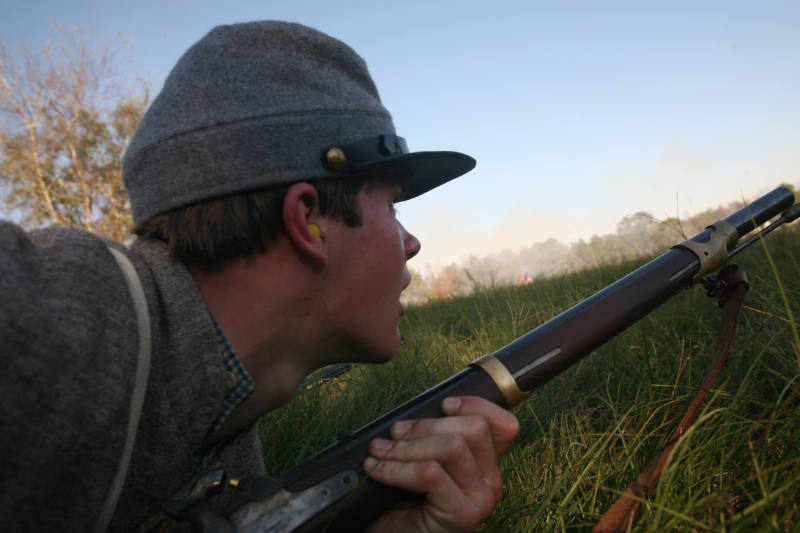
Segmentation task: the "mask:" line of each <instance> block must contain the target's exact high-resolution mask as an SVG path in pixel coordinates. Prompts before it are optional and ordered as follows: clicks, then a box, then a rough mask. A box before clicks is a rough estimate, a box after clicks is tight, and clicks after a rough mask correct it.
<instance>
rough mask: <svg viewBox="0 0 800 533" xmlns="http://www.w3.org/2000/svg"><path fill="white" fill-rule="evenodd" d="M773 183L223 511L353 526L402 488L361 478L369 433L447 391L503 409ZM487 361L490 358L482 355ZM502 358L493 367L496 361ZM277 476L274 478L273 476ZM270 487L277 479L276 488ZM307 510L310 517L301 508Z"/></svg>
mask: <svg viewBox="0 0 800 533" xmlns="http://www.w3.org/2000/svg"><path fill="white" fill-rule="evenodd" d="M793 202H794V196H793V194H792V192H791V191H789V190H788V189H785V188H777V189H775V190H774V191H772V192H770V193H768V194H766V195H765V196H763V197H762V198H760V199H758V200H756V201H755V202H753V203H752V204H750V205H748V206H747V207H745V208H743V209H740V210H739V211H737V212H736V213H734V214H733V215H731V216H729V217H727V218H726V219H725V220H723V221H720V222H717V223H715V224H714V225H712V226H709V227H708V228H707V229H706V230H704V231H703V232H701V233H699V234H698V235H696V236H695V237H693V238H691V239H689V240H688V241H684V242H683V243H681V244H678V245H676V246H675V247H673V248H672V249H670V250H669V251H667V252H666V253H664V254H662V255H661V256H659V257H657V258H656V259H653V260H652V261H650V262H649V263H647V264H645V265H644V266H642V267H640V268H639V269H637V270H635V271H634V272H632V273H630V274H628V275H627V276H625V277H624V278H622V279H620V280H618V281H616V282H615V283H613V284H611V285H609V286H608V287H606V288H604V289H602V290H601V291H599V292H597V293H595V294H594V295H592V296H591V297H589V298H587V299H586V300H584V301H582V302H580V303H578V304H577V305H575V306H573V307H571V308H570V309H568V310H566V311H564V312H563V313H561V314H560V315H558V316H556V317H555V318H553V319H551V320H549V321H548V322H546V323H544V324H542V325H540V326H539V327H537V328H535V329H534V330H532V331H530V332H529V333H527V334H525V335H523V336H522V337H519V338H518V339H516V340H514V341H513V342H511V343H510V344H508V345H506V346H504V347H502V348H500V349H499V350H497V351H496V352H494V353H492V354H490V355H488V356H484V357H483V358H481V359H479V360H478V362H476V363H473V364H471V365H469V366H468V367H467V368H465V369H464V370H462V371H460V372H458V373H457V374H455V375H453V376H451V377H450V378H448V379H446V380H445V381H442V382H441V383H439V384H438V385H435V386H434V387H432V388H430V389H428V390H427V391H425V392H423V393H422V394H420V395H419V396H417V397H415V398H413V399H412V400H410V401H408V402H407V403H405V404H403V405H401V406H400V407H397V408H395V409H393V410H392V411H390V412H388V413H386V414H385V415H383V416H381V417H380V418H378V419H376V420H374V421H373V422H370V423H369V424H367V425H365V426H364V427H362V428H361V429H358V430H357V431H355V432H353V433H351V434H349V435H347V436H344V437H342V438H341V439H340V440H339V442H337V443H335V444H333V445H332V446H330V447H328V448H326V449H325V450H323V451H321V452H319V453H318V454H316V455H315V456H313V457H311V458H310V459H308V460H306V461H304V462H303V463H301V464H299V465H297V466H295V467H294V468H292V469H290V470H288V471H286V472H284V473H282V474H280V475H279V476H277V478H276V479H275V480H270V483H269V485H270V487H271V488H270V489H269V490H268V491H267V492H268V494H264V495H263V497H262V496H261V495H258V494H257V493H256V494H250V495H249V496H247V498H246V500H245V501H244V502H243V503H242V504H241V505H240V506H239V508H238V509H237V510H236V511H234V512H233V513H231V515H230V516H229V520H230V522H231V523H232V524H233V525H234V526H235V527H236V530H237V531H240V532H245V531H259V532H260V531H299V532H308V531H319V530H323V529H324V530H326V531H353V530H356V529H357V528H359V527H362V526H365V525H367V524H368V523H370V522H371V521H372V520H374V519H375V518H377V517H378V516H379V515H380V514H382V513H384V512H385V511H387V510H389V509H390V508H391V507H392V506H394V505H395V504H396V503H397V502H399V501H403V500H409V499H413V498H415V496H413V495H410V494H409V493H406V492H403V491H399V490H397V489H393V488H390V487H387V486H385V485H381V484H379V483H376V482H375V481H372V480H371V479H369V478H367V477H366V476H365V474H364V472H363V471H362V469H361V464H362V462H363V460H364V458H365V457H367V455H368V445H369V442H370V441H371V440H372V439H374V438H378V437H381V438H388V436H389V428H390V427H391V425H392V424H393V423H394V422H396V421H398V420H411V419H418V418H431V417H440V416H443V415H442V412H441V409H440V406H441V403H442V401H443V400H444V399H445V398H447V397H449V396H463V395H473V396H481V397H483V398H486V399H488V400H490V401H492V402H495V403H497V404H499V405H502V406H504V407H507V408H511V407H513V405H514V404H515V403H517V402H518V401H520V400H521V399H522V398H524V396H525V395H526V394H527V393H529V392H530V391H531V390H532V389H534V388H536V387H538V386H539V385H542V384H543V383H545V382H546V381H547V380H548V379H550V378H552V377H553V376H555V375H557V374H559V373H560V372H562V371H564V370H565V369H566V368H568V367H569V366H571V365H572V364H574V363H575V362H577V361H578V360H580V359H581V358H583V357H585V356H586V355H588V354H589V353H591V352H592V350H594V349H595V348H597V347H598V346H600V345H601V344H603V343H605V342H606V341H608V340H609V339H611V338H612V337H614V336H615V335H616V334H617V333H619V332H621V331H623V330H624V329H626V328H627V327H628V326H630V325H631V324H633V323H634V322H636V321H637V320H639V319H640V318H642V317H643V316H645V315H646V314H647V313H649V312H650V311H652V310H653V309H655V308H656V307H658V306H659V305H661V304H662V303H664V302H665V301H666V300H668V299H669V298H671V297H672V296H674V295H675V294H677V293H678V292H680V291H681V290H683V289H685V288H688V287H690V286H692V285H693V284H694V283H695V282H696V281H699V280H700V279H701V278H702V277H703V276H705V275H706V274H707V273H709V272H711V271H713V270H716V269H718V268H720V267H722V266H723V265H724V264H725V262H726V261H727V259H728V252H729V251H730V250H732V249H733V248H734V246H735V245H736V241H737V240H738V239H739V238H740V237H741V236H743V235H745V234H746V233H748V232H750V231H751V230H753V229H754V228H756V227H757V226H759V225H761V224H763V223H764V222H766V221H768V220H770V219H771V218H773V217H774V216H776V215H778V214H779V213H781V212H782V211H783V210H785V209H787V208H789V207H790V206H791V205H792V204H793ZM487 361H488V363H487ZM497 363H499V364H500V366H498V364H497ZM275 481H277V483H275ZM277 487H280V488H278V489H277V490H276V488H277ZM305 515H308V516H305Z"/></svg>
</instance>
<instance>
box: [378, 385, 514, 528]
mask: <svg viewBox="0 0 800 533" xmlns="http://www.w3.org/2000/svg"><path fill="white" fill-rule="evenodd" d="M442 410H443V412H444V413H445V414H446V415H448V416H445V417H442V418H434V419H423V420H417V421H413V422H398V423H395V424H394V425H393V426H392V428H391V431H390V435H391V438H392V440H385V439H376V440H374V441H372V442H371V443H370V454H371V455H372V457H369V458H367V459H366V460H365V461H364V465H363V466H364V470H365V471H366V472H367V473H368V474H369V475H370V477H372V478H374V479H375V480H377V481H379V482H382V483H385V484H387V485H392V486H396V487H399V488H403V489H406V490H409V491H412V492H417V493H422V494H425V495H426V500H425V503H424V504H423V507H422V509H421V512H420V514H419V516H420V517H421V520H423V521H425V522H426V523H427V524H428V526H430V525H431V524H436V525H437V527H433V528H431V527H428V526H426V527H425V529H427V530H429V531H433V530H438V529H441V528H440V527H439V526H443V529H444V530H448V529H449V530H462V529H466V530H469V529H472V528H474V527H476V526H477V524H478V523H479V522H480V521H481V520H483V519H484V518H486V517H487V516H489V514H490V513H491V512H492V510H493V508H494V506H495V504H496V503H497V501H498V500H499V499H500V497H501V496H502V490H503V484H502V479H501V476H500V471H499V468H498V458H499V456H500V455H501V454H502V453H503V452H505V451H506V450H507V449H508V446H509V445H510V443H511V441H512V440H513V439H514V437H515V436H516V435H517V433H518V431H519V422H518V421H517V418H516V417H515V416H514V415H513V414H511V413H510V412H508V411H506V410H505V409H503V408H502V407H499V406H497V405H495V404H493V403H491V402H489V401H487V400H484V399H482V398H478V397H468V396H464V397H457V398H448V399H446V400H445V401H444V402H443V404H442ZM444 526H446V527H444Z"/></svg>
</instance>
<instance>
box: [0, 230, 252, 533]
mask: <svg viewBox="0 0 800 533" xmlns="http://www.w3.org/2000/svg"><path fill="white" fill-rule="evenodd" d="M109 245H111V246H114V247H116V248H118V249H120V250H121V251H123V252H124V253H125V254H126V255H127V256H128V258H129V259H130V260H131V262H132V263H133V265H134V266H135V268H136V271H137V273H138V275H139V277H140V279H141V282H142V285H143V287H144V291H145V295H146V296H147V302H148V307H149V310H150V317H151V330H152V338H153V341H152V363H151V370H150V376H149V381H148V388H147V395H146V397H145V402H144V407H143V411H142V416H141V421H140V423H139V430H138V434H137V438H136V446H135V448H134V452H133V456H132V460H131V466H130V469H129V472H128V475H127V479H126V482H125V485H124V488H123V491H122V496H121V497H120V500H119V504H118V506H117V509H116V512H115V514H114V517H113V519H112V521H111V526H110V528H109V531H132V530H135V529H136V528H138V527H139V526H140V525H141V524H142V523H143V522H144V521H146V520H148V519H150V518H151V517H153V516H154V515H155V514H156V513H157V512H158V510H159V502H160V501H163V500H165V499H167V498H169V497H170V496H171V495H173V494H175V493H176V491H178V490H179V489H181V487H183V486H185V485H186V484H187V483H188V482H189V481H190V480H191V479H192V478H193V477H194V475H195V473H196V472H195V470H196V469H197V468H199V466H198V464H199V463H201V461H202V460H203V458H204V457H206V458H208V456H209V451H208V450H207V449H204V448H203V439H204V437H205V436H206V433H207V432H208V430H209V428H210V427H211V425H212V423H213V420H214V419H215V417H216V416H217V415H218V413H219V411H220V406H221V404H222V400H223V396H224V394H225V392H226V387H228V382H227V381H226V379H225V377H226V376H225V368H224V366H223V358H222V351H223V349H224V346H223V340H222V338H221V336H220V334H219V333H218V332H217V330H216V327H215V325H214V322H213V319H212V318H211V316H210V313H209V312H208V310H207V308H206V306H205V304H204V302H203V300H202V298H201V295H200V293H199V291H198V290H197V287H196V285H195V283H194V281H193V279H192V277H191V275H190V274H189V272H188V271H187V270H186V269H185V267H183V265H181V264H176V263H175V262H172V261H170V259H169V257H168V254H167V251H166V248H165V246H163V245H162V244H160V243H156V242H151V241H147V240H138V241H136V242H134V244H133V245H132V246H131V248H130V250H127V249H125V248H124V247H122V246H121V245H119V244H115V243H111V242H109V241H105V240H102V239H100V238H98V237H96V236H93V235H90V234H87V233H84V232H81V231H77V230H72V229H64V228H50V229H47V230H42V231H37V232H34V233H31V234H28V233H26V232H25V231H23V230H22V229H20V228H18V227H17V226H15V225H13V224H9V223H5V222H0V295H2V305H0V531H33V530H36V531H91V530H92V529H93V528H94V525H95V523H96V522H97V519H98V517H99V514H100V511H101V508H102V505H103V502H104V499H105V497H106V493H107V492H108V490H109V488H110V486H111V483H112V479H113V476H114V474H115V473H116V470H117V467H118V465H119V461H120V457H121V454H122V448H123V445H124V442H125V438H126V429H127V420H128V416H129V409H130V398H131V393H132V390H133V382H134V374H135V369H136V361H137V355H138V350H139V344H138V343H139V340H138V334H137V317H136V313H135V311H134V308H133V304H132V300H131V297H130V294H129V292H128V287H127V285H126V283H125V280H124V278H123V275H122V273H121V271H120V269H119V267H118V265H117V263H116V261H115V260H114V258H113V257H112V255H111V253H110V252H109V250H108V248H107V246H109ZM210 456H211V462H210V464H208V465H207V466H206V467H207V468H213V467H222V468H225V470H226V471H227V472H228V474H230V475H232V476H242V477H249V476H253V475H263V473H264V467H263V462H262V459H261V445H260V443H259V441H258V435H257V432H256V428H255V426H252V427H250V428H249V429H248V430H245V431H243V432H241V433H240V434H238V435H237V436H235V437H234V438H232V439H230V440H228V441H226V442H225V443H223V445H222V446H219V447H218V448H217V449H216V451H215V452H213V453H212V454H211V455H210Z"/></svg>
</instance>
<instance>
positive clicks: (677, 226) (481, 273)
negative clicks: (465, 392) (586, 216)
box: [403, 183, 795, 304]
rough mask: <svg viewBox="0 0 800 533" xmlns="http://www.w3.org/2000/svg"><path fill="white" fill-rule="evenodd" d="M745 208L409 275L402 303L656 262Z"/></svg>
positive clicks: (631, 222) (631, 220) (624, 224)
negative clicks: (625, 264)
mask: <svg viewBox="0 0 800 533" xmlns="http://www.w3.org/2000/svg"><path fill="white" fill-rule="evenodd" d="M781 186H784V187H788V188H790V189H791V190H792V191H795V186H794V185H792V184H787V183H783V184H781ZM743 206H744V203H743V202H733V203H731V204H728V205H725V206H719V207H717V208H715V209H707V210H705V211H703V212H701V213H697V214H695V215H693V216H691V217H688V218H686V219H679V218H667V219H665V220H658V219H656V218H655V217H654V216H653V215H651V214H650V213H646V212H641V211H640V212H637V213H635V214H633V215H628V216H625V217H624V218H623V219H622V220H620V221H619V223H618V224H617V231H616V233H611V234H607V235H594V236H592V237H591V238H590V239H589V240H583V239H581V240H579V241H577V242H575V243H573V244H572V245H569V246H568V245H566V244H564V243H562V242H560V241H557V240H555V239H549V240H547V241H544V242H537V243H534V244H531V245H530V246H526V247H523V248H520V249H519V250H518V251H516V252H515V251H512V250H504V251H502V252H499V253H495V254H490V255H487V256H485V257H482V258H478V257H475V256H472V257H469V258H468V259H467V260H466V261H464V262H463V263H461V264H456V263H452V264H450V265H448V266H446V267H444V268H442V269H441V270H439V271H438V272H433V271H431V270H428V271H427V272H424V273H420V272H413V271H412V280H411V285H409V287H408V288H407V289H406V290H405V292H404V293H403V295H404V299H405V301H406V302H408V303H411V304H420V303H425V302H428V301H432V300H442V299H447V298H453V297H456V296H463V295H467V294H471V293H473V292H475V291H478V290H482V289H487V288H492V287H497V286H503V285H512V284H521V283H526V282H527V281H526V278H527V279H529V280H531V281H532V282H534V283H535V282H536V280H537V279H542V278H546V277H550V276H556V275H560V274H566V273H569V272H577V271H580V270H585V269H588V268H595V267H598V266H602V265H613V264H619V263H621V262H623V261H628V260H631V259H639V258H649V257H654V256H656V255H658V254H661V253H663V252H665V251H666V250H668V249H669V248H670V247H672V246H673V245H674V244H676V243H678V242H680V241H682V240H684V239H687V238H689V237H692V236H694V235H696V234H697V233H699V232H700V231H702V230H703V228H705V227H706V226H708V225H710V224H713V223H714V222H716V221H717V220H720V219H723V218H725V217H727V216H728V215H730V214H732V213H733V212H734V211H736V210H738V209H740V208H741V207H743ZM526 274H527V276H526Z"/></svg>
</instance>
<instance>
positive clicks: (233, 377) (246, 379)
mask: <svg viewBox="0 0 800 533" xmlns="http://www.w3.org/2000/svg"><path fill="white" fill-rule="evenodd" d="M211 320H212V321H213V322H214V327H215V328H216V329H217V334H218V335H219V338H220V341H221V343H222V363H223V365H224V366H225V386H226V387H227V390H226V391H225V396H224V397H223V398H222V405H221V406H220V410H219V412H218V413H217V416H216V418H215V419H214V422H213V423H212V424H211V427H210V428H209V430H208V433H207V434H206V439H205V440H206V441H208V439H210V438H211V436H212V435H214V433H216V432H217V430H218V429H219V428H220V427H221V426H222V423H223V422H225V419H226V418H228V415H229V414H231V413H232V412H233V410H234V409H236V408H237V407H239V406H240V405H242V403H244V401H245V400H247V399H248V398H249V397H250V396H251V395H252V394H253V392H254V391H255V390H256V384H255V382H254V381H253V378H251V377H250V375H249V374H248V373H247V370H245V368H244V365H243V364H242V361H241V360H240V359H239V357H238V356H237V355H236V352H234V351H233V348H232V347H231V345H230V343H229V342H228V339H227V338H226V337H225V334H224V333H222V329H220V327H219V324H217V321H216V320H215V319H214V317H211Z"/></svg>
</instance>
